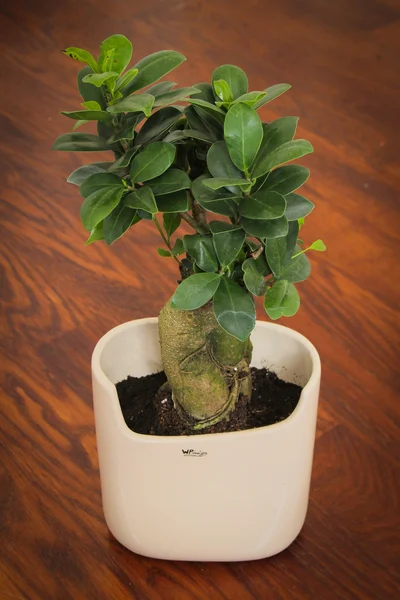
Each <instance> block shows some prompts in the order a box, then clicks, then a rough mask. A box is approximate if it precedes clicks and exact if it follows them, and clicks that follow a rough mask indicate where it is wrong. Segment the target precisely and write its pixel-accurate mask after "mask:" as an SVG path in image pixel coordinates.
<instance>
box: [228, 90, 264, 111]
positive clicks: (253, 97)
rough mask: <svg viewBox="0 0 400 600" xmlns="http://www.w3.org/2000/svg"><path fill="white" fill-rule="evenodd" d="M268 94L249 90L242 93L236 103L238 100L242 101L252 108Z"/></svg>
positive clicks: (235, 102)
mask: <svg viewBox="0 0 400 600" xmlns="http://www.w3.org/2000/svg"><path fill="white" fill-rule="evenodd" d="M265 96H266V92H248V93H247V94H242V95H241V96H239V98H236V100H235V101H234V104H237V103H238V102H242V103H243V104H247V105H248V106H251V107H252V108H253V107H254V105H255V104H256V103H257V102H258V101H259V100H263V99H264V98H265Z"/></svg>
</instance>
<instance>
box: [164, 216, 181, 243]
mask: <svg viewBox="0 0 400 600" xmlns="http://www.w3.org/2000/svg"><path fill="white" fill-rule="evenodd" d="M180 224H181V215H180V214H178V213H167V214H164V215H163V227H164V229H165V233H166V234H167V238H168V239H169V238H170V237H171V235H172V234H173V233H175V231H176V230H177V229H178V227H179V225H180ZM182 243H183V242H182Z"/></svg>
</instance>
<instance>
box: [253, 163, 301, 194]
mask: <svg viewBox="0 0 400 600" xmlns="http://www.w3.org/2000/svg"><path fill="white" fill-rule="evenodd" d="M309 177H310V171H309V170H308V169H306V167H302V166H301V165H286V166H285V167H279V168H278V169H275V170H274V171H272V172H271V173H270V174H269V176H268V178H267V179H266V180H265V181H264V183H263V185H262V187H261V189H264V190H273V191H274V192H279V194H282V196H286V195H287V194H290V193H291V192H294V191H295V190H297V189H298V188H299V187H300V186H302V185H303V183H305V182H306V181H307V179H308V178H309ZM286 200H287V199H286Z"/></svg>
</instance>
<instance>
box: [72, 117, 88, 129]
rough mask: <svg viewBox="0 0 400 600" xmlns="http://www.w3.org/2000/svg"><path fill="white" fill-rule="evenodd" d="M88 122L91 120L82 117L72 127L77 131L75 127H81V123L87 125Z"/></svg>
mask: <svg viewBox="0 0 400 600" xmlns="http://www.w3.org/2000/svg"><path fill="white" fill-rule="evenodd" d="M86 123H90V121H85V120H84V119H80V120H79V121H77V122H76V123H75V125H74V126H73V128H72V131H75V129H78V127H80V126H81V125H85V124H86Z"/></svg>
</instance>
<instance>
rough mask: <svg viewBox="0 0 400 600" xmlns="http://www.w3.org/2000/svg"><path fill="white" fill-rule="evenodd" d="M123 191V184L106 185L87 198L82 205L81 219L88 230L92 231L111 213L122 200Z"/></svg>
mask: <svg viewBox="0 0 400 600" xmlns="http://www.w3.org/2000/svg"><path fill="white" fill-rule="evenodd" d="M92 177H96V175H92ZM123 191H124V190H123V187H122V186H121V187H104V188H100V189H98V190H96V191H95V192H93V193H92V194H90V196H88V197H87V198H85V201H84V202H83V204H82V206H81V219H82V222H83V225H84V226H85V228H86V229H87V230H88V231H91V230H92V229H93V228H94V227H96V225H97V224H98V223H100V221H102V220H103V219H105V217H107V215H109V214H110V212H111V211H112V210H113V209H114V208H115V207H116V206H117V204H118V203H119V201H120V200H121V197H122V194H123Z"/></svg>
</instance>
